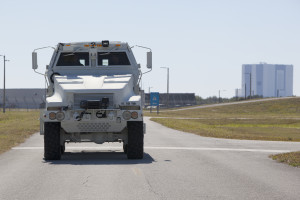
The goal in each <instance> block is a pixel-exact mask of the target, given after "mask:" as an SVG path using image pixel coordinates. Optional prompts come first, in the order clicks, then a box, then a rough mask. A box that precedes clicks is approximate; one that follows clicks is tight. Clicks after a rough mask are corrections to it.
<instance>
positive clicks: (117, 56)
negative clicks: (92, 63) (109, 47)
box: [98, 52, 130, 66]
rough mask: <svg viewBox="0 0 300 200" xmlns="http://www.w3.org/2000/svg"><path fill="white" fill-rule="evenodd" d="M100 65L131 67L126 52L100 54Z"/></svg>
mask: <svg viewBox="0 0 300 200" xmlns="http://www.w3.org/2000/svg"><path fill="white" fill-rule="evenodd" d="M98 65H99V66H110V65H130V62H129V59H128V57H127V55H126V52H99V53H98Z"/></svg>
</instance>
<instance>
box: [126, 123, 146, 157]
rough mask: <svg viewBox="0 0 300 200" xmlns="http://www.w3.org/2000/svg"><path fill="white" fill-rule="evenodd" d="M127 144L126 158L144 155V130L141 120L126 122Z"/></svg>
mask: <svg viewBox="0 0 300 200" xmlns="http://www.w3.org/2000/svg"><path fill="white" fill-rule="evenodd" d="M127 128H128V144H127V158H128V159H142V158H143V156H144V132H143V122H142V121H129V122H127Z"/></svg>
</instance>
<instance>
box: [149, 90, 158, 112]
mask: <svg viewBox="0 0 300 200" xmlns="http://www.w3.org/2000/svg"><path fill="white" fill-rule="evenodd" d="M152 106H156V109H157V114H158V113H159V93H158V92H151V93H150V112H152Z"/></svg>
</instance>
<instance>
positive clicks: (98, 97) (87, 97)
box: [74, 94, 114, 109]
mask: <svg viewBox="0 0 300 200" xmlns="http://www.w3.org/2000/svg"><path fill="white" fill-rule="evenodd" d="M102 98H108V99H109V103H108V108H113V106H114V102H113V94H74V109H80V102H81V101H91V100H94V101H101V100H102Z"/></svg>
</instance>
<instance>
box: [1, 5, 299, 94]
mask: <svg viewBox="0 0 300 200" xmlns="http://www.w3.org/2000/svg"><path fill="white" fill-rule="evenodd" d="M299 10H300V1H299V0H226V1H225V0H195V1H193V0H186V1H177V0H172V1H169V0H165V1H161V0H160V1H157V0H151V1H142V0H127V1H125V0H111V1H107V0H106V1H102V0H95V1H92V0H85V1H76V0H73V1H70V0H64V1H61V0H60V1H58V0H51V1H47V2H46V1H33V0H27V1H21V0H19V1H14V0H10V1H9V0H2V1H1V6H0V21H1V26H0V54H1V55H3V54H5V55H6V59H8V60H10V61H9V62H7V63H6V88H43V87H44V78H43V76H41V75H38V74H36V73H34V72H33V70H32V69H31V66H32V64H31V53H32V51H33V50H34V49H36V48H39V47H44V46H55V45H57V43H59V42H80V41H102V40H110V41H122V42H128V43H129V45H130V46H133V45H141V46H146V47H149V48H151V49H152V52H153V70H152V72H151V73H148V74H145V75H144V76H143V80H142V88H143V89H144V90H145V91H146V92H148V90H149V87H151V92H161V93H165V92H166V91H167V70H166V69H163V68H161V67H169V69H170V92H171V93H175V92H176V93H195V94H196V95H199V96H201V97H209V96H217V95H218V92H219V90H221V96H222V97H233V96H234V95H235V89H237V88H241V78H242V77H241V75H242V74H241V73H242V64H257V63H260V62H266V63H269V64H292V65H293V66H294V95H297V96H299V95H300V79H299V78H298V77H299V75H300V70H299V67H300V12H299ZM133 51H134V53H135V57H136V60H137V62H138V63H141V66H142V70H143V71H144V72H145V71H147V68H146V67H145V64H146V51H145V49H137V48H134V49H133ZM52 53H53V50H51V49H45V50H41V51H38V64H39V69H38V71H40V72H44V71H45V66H46V65H47V64H49V62H50V58H51V56H52ZM2 87H3V58H2V57H0V88H2Z"/></svg>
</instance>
